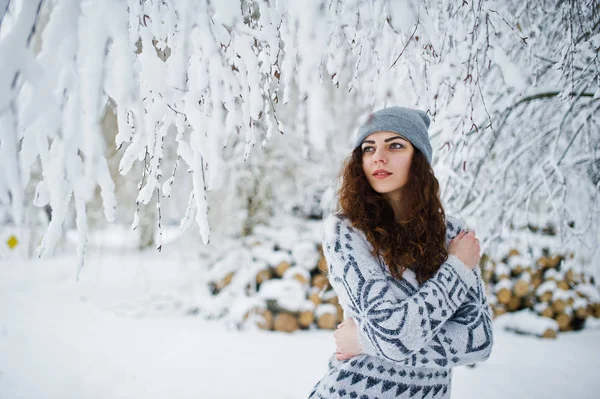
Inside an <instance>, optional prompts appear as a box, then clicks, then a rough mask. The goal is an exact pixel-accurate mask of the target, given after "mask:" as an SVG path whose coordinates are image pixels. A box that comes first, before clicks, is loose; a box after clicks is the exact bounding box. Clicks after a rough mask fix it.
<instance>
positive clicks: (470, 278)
mask: <svg viewBox="0 0 600 399" xmlns="http://www.w3.org/2000/svg"><path fill="white" fill-rule="evenodd" d="M446 263H448V264H449V265H450V266H452V268H453V269H454V271H455V272H456V274H458V277H460V279H461V280H462V281H463V283H465V284H466V285H467V287H471V286H472V285H473V284H475V282H476V281H477V276H476V275H475V273H476V272H475V271H473V270H471V269H469V268H468V267H467V266H466V265H465V264H464V263H463V261H462V260H460V259H458V258H457V257H456V256H454V255H448V259H447V260H446Z"/></svg>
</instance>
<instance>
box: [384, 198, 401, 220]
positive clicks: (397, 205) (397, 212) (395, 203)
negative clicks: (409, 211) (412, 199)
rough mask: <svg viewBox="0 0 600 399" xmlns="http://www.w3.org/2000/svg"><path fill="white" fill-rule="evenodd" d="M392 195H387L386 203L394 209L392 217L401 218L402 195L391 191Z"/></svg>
mask: <svg viewBox="0 0 600 399" xmlns="http://www.w3.org/2000/svg"><path fill="white" fill-rule="evenodd" d="M391 194H393V195H388V196H387V201H388V204H390V206H391V207H392V209H393V211H394V219H396V220H401V219H402V214H403V209H404V206H403V205H402V197H401V196H400V193H399V192H394V193H391Z"/></svg>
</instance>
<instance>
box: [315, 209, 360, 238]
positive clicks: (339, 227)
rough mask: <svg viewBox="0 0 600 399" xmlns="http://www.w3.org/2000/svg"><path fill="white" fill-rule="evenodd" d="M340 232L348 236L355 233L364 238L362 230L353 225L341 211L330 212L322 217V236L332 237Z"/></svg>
mask: <svg viewBox="0 0 600 399" xmlns="http://www.w3.org/2000/svg"><path fill="white" fill-rule="evenodd" d="M342 234H343V235H346V236H350V237H351V236H355V235H357V236H360V237H361V238H364V234H363V233H362V231H361V230H360V229H358V228H356V227H354V226H353V225H352V222H351V221H350V219H349V218H348V217H347V216H346V215H344V214H343V213H332V214H330V215H329V216H327V217H326V218H325V219H323V237H324V238H333V237H336V236H339V235H342ZM346 238H349V237H346Z"/></svg>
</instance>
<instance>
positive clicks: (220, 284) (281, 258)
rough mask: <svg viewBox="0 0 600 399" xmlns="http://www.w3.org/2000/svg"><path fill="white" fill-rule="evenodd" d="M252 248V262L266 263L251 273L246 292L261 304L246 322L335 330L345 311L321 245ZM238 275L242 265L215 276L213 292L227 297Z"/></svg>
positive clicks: (266, 326) (272, 327) (268, 327)
mask: <svg viewBox="0 0 600 399" xmlns="http://www.w3.org/2000/svg"><path fill="white" fill-rule="evenodd" d="M257 245H260V244H257ZM251 252H252V254H253V257H252V261H254V262H257V261H261V262H263V261H264V263H263V266H262V267H258V266H257V267H256V268H255V270H254V271H253V272H251V273H246V274H248V275H250V274H252V275H254V278H253V279H251V281H248V284H247V286H246V291H247V292H249V293H250V294H249V295H248V296H254V297H256V298H258V299H260V300H262V302H260V301H259V305H256V306H253V307H251V308H250V309H248V310H247V311H246V312H245V314H244V316H243V319H244V320H245V322H252V323H253V324H254V325H256V326H257V327H258V328H260V329H264V330H275V331H281V332H293V331H296V330H299V329H310V328H319V329H329V330H333V329H335V328H336V327H337V325H338V324H339V323H340V322H341V321H342V319H343V310H342V307H341V306H340V304H339V302H338V298H337V295H336V294H335V291H334V290H333V289H332V288H331V285H330V284H329V280H328V278H327V263H326V260H325V257H324V255H323V252H322V249H321V245H320V244H318V243H314V242H313V243H309V242H306V241H305V242H303V243H302V244H301V245H299V246H298V248H294V249H290V250H287V251H286V250H281V249H277V248H271V247H270V246H268V247H266V249H264V248H263V249H260V248H259V249H257V248H254V249H251ZM269 261H271V262H269ZM239 274H242V272H241V271H240V270H239V269H238V270H236V271H233V272H228V273H225V274H224V275H223V276H222V277H220V278H217V279H214V281H212V282H211V283H210V288H211V291H212V293H213V295H215V296H218V295H221V294H223V295H226V293H227V289H228V287H231V284H232V282H234V283H235V282H236V281H237V280H236V279H237V278H238V277H237V276H238V275H239ZM299 296H301V298H300V297H299Z"/></svg>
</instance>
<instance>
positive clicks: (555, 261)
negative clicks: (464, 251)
mask: <svg viewBox="0 0 600 399" xmlns="http://www.w3.org/2000/svg"><path fill="white" fill-rule="evenodd" d="M302 223H306V221H302ZM315 226H316V228H315V229H314V231H318V232H319V234H312V235H311V234H302V233H299V231H301V230H298V229H293V228H287V227H286V228H283V229H272V230H268V229H267V228H265V229H264V230H262V231H259V232H258V233H259V234H258V235H257V236H254V237H249V238H248V239H247V240H245V241H244V242H243V246H242V248H240V246H239V244H238V246H237V247H235V248H233V249H231V248H229V249H227V250H224V251H223V255H222V256H220V257H217V260H216V261H215V263H214V265H213V268H212V270H211V271H210V275H209V280H210V284H209V288H210V290H211V292H212V294H213V295H214V297H215V301H214V303H210V307H211V308H210V309H208V310H207V306H206V304H203V305H204V308H203V309H202V310H200V311H199V312H200V313H203V314H204V316H205V317H208V318H213V317H214V318H221V317H230V319H231V320H233V321H234V322H235V323H236V324H237V325H239V326H244V325H249V324H251V325H255V326H257V327H258V328H261V329H265V330H275V331H283V332H293V331H297V330H302V329H317V328H321V329H335V328H336V326H337V324H338V323H339V322H341V321H342V319H343V316H344V315H343V310H342V307H341V306H340V305H339V303H338V298H337V296H336V294H335V292H334V291H333V289H332V288H331V286H330V284H329V281H328V278H327V264H326V261H325V258H324V256H323V252H322V249H321V245H320V228H321V224H320V222H318V224H317V225H315ZM257 230H258V229H257ZM545 246H546V245H544V247H545ZM548 247H554V245H548ZM500 253H505V256H504V257H501V258H500V257H498V258H495V259H490V258H489V257H487V256H486V255H484V256H483V258H482V261H481V265H482V270H483V278H484V281H485V283H486V286H487V289H488V298H489V302H490V304H491V306H492V310H493V314H494V317H495V318H496V317H498V316H501V315H503V314H511V315H516V312H521V314H520V315H519V316H518V317H514V318H511V321H510V322H508V321H507V322H506V325H507V327H506V328H508V329H511V330H513V331H517V332H520V333H526V332H527V331H529V333H531V334H534V335H537V336H541V337H546V338H552V337H556V334H557V333H558V332H560V331H570V330H579V329H581V328H583V327H584V324H585V322H586V320H588V319H589V318H590V317H595V318H600V293H599V292H598V289H597V288H596V286H595V284H594V281H593V277H592V276H591V275H589V274H586V273H584V272H582V271H581V270H579V269H577V267H576V266H575V265H576V262H574V261H573V259H572V258H573V256H572V254H558V253H550V251H549V250H547V249H544V250H543V251H541V250H540V253H539V254H538V256H527V255H524V254H522V253H520V251H518V250H516V249H510V250H509V249H508V248H507V249H505V250H502V252H500ZM496 259H500V260H496ZM215 304H218V306H217V305H215ZM234 308H236V309H237V310H235V311H234V310H232V309H234ZM227 315H229V316H227ZM589 321H590V323H593V322H594V320H589ZM534 325H535V326H537V327H535V328H533V327H532V326H534Z"/></svg>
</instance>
